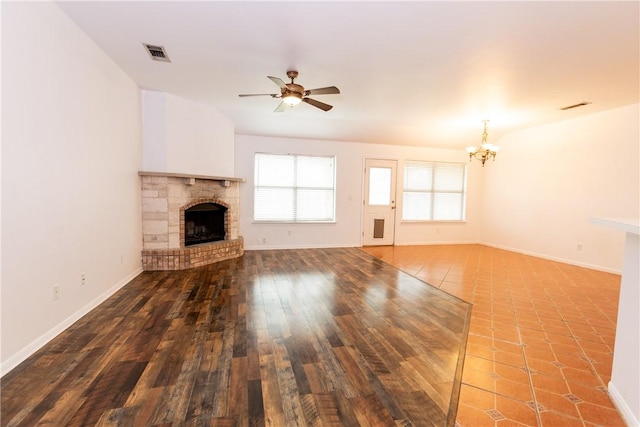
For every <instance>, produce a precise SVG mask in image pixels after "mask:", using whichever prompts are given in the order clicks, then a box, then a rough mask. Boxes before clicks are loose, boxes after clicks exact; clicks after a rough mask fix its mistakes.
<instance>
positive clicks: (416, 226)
mask: <svg viewBox="0 0 640 427" xmlns="http://www.w3.org/2000/svg"><path fill="white" fill-rule="evenodd" d="M257 152H261V153H291V154H306V155H331V156H336V167H337V171H336V182H337V191H336V222H335V223H333V224H291V223H289V224H273V223H254V222H253V182H254V156H255V153H257ZM365 158H378V159H395V160H398V180H397V185H398V188H397V207H398V209H396V212H397V215H400V212H401V210H402V184H403V180H402V178H403V176H402V174H403V169H402V161H403V160H424V161H442V162H461V163H464V162H468V157H467V156H466V153H465V152H464V150H447V149H438V148H425V147H409V146H397V145H382V144H364V143H350V142H341V141H324V140H323V141H321V140H304V139H294V138H276V137H260V136H249V135H236V145H235V171H236V175H237V176H238V177H241V178H244V179H246V181H247V182H246V183H244V184H240V224H239V226H240V235H242V236H243V237H244V242H245V249H268V248H269V249H270V248H309V247H347V246H361V235H362V200H363V191H364V190H363V177H364V159H365ZM485 169H486V168H485ZM467 172H468V176H467V194H468V198H467V218H466V221H465V222H457V223H456V222H433V223H424V222H422V223H399V224H398V226H397V227H396V231H395V244H396V245H409V244H437V243H477V241H478V239H479V236H480V229H481V223H482V217H481V215H482V209H481V202H482V197H481V196H482V195H481V191H482V172H483V171H482V170H481V168H480V164H479V163H478V164H476V163H473V164H469V166H468V168H467Z"/></svg>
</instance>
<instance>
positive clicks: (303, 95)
mask: <svg viewBox="0 0 640 427" xmlns="http://www.w3.org/2000/svg"><path fill="white" fill-rule="evenodd" d="M287 77H289V78H290V79H291V83H285V82H284V81H282V79H280V78H278V77H272V76H267V78H269V79H270V80H271V81H272V82H274V83H275V84H277V85H278V86H279V87H280V93H252V94H243V95H238V96H240V97H245V96H270V97H272V98H280V99H282V102H280V104H278V106H277V107H276V109H275V110H274V111H275V112H276V113H281V112H283V111H284V110H285V109H286V108H287V107H293V106H295V105H298V104H299V103H301V102H306V103H307V104H309V105H313V106H314V107H317V108H319V109H321V110H323V111H329V110H331V109H332V108H333V106H332V105H329V104H325V103H324V102H320V101H316V100H315V99H311V98H309V95H333V94H338V93H340V89H338V88H337V87H335V86H329V87H321V88H317V89H308V90H305V89H304V87H302V86H301V85H299V84H297V83H294V82H293V80H294V79H295V78H296V77H298V72H297V71H295V70H289V71H287Z"/></svg>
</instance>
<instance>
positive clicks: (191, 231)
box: [184, 202, 227, 246]
mask: <svg viewBox="0 0 640 427" xmlns="http://www.w3.org/2000/svg"><path fill="white" fill-rule="evenodd" d="M226 213H227V208H226V207H225V206H222V205H220V204H218V203H210V202H207V203H199V204H197V205H194V206H191V207H190V208H188V209H185V210H184V245H185V246H191V245H198V244H201V243H208V242H215V241H218V240H225V237H226V229H225V217H226Z"/></svg>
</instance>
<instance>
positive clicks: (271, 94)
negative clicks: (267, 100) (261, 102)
mask: <svg viewBox="0 0 640 427" xmlns="http://www.w3.org/2000/svg"><path fill="white" fill-rule="evenodd" d="M238 96H239V97H245V96H270V97H272V98H275V97H277V96H280V95H279V94H276V93H243V94H242V95H238Z"/></svg>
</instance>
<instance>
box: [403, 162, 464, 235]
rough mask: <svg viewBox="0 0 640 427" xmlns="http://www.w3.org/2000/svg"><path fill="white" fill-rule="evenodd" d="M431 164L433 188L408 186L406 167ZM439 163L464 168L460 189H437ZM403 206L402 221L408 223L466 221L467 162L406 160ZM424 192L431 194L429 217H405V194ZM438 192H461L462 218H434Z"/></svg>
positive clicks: (404, 164)
mask: <svg viewBox="0 0 640 427" xmlns="http://www.w3.org/2000/svg"><path fill="white" fill-rule="evenodd" d="M416 164H422V165H430V167H431V189H430V190H424V189H414V188H407V180H406V168H407V166H408V165H416ZM438 165H456V166H459V167H460V168H461V169H462V174H463V176H462V188H461V189H460V190H446V191H441V190H436V189H435V188H434V187H435V186H434V183H435V182H436V179H435V178H436V173H437V166H438ZM402 167H403V169H402V178H403V180H402V207H401V210H402V212H401V215H400V221H401V222H406V223H435V222H454V223H464V222H466V217H467V163H462V162H438V161H430V160H405V161H403V165H402ZM408 192H410V193H423V194H425V193H426V194H428V195H429V202H430V205H429V206H430V209H429V211H428V212H427V213H428V218H427V219H405V217H404V215H405V203H404V202H405V194H406V193H408ZM437 194H460V195H461V196H462V201H461V205H460V219H434V212H435V209H436V208H435V201H436V200H435V199H436V195H437Z"/></svg>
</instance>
